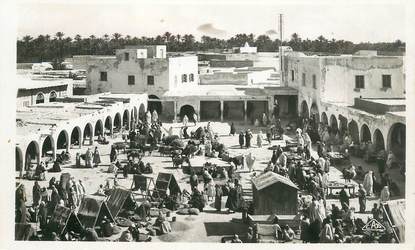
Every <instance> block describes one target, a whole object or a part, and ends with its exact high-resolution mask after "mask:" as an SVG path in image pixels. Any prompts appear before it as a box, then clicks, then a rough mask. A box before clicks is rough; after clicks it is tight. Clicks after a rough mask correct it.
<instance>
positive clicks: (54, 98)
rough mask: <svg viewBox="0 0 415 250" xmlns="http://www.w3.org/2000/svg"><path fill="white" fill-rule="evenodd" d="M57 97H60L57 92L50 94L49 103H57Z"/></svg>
mask: <svg viewBox="0 0 415 250" xmlns="http://www.w3.org/2000/svg"><path fill="white" fill-rule="evenodd" d="M57 96H58V95H57V94H56V92H55V91H52V92H50V94H49V102H56V97H57Z"/></svg>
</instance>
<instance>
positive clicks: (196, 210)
mask: <svg viewBox="0 0 415 250" xmlns="http://www.w3.org/2000/svg"><path fill="white" fill-rule="evenodd" d="M199 213H200V211H199V209H197V208H189V214H193V215H199Z"/></svg>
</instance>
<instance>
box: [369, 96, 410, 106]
mask: <svg viewBox="0 0 415 250" xmlns="http://www.w3.org/2000/svg"><path fill="white" fill-rule="evenodd" d="M363 100H365V101H369V102H375V103H380V104H384V105H388V106H396V105H406V99H403V98H399V99H398V98H390V99H389V98H388V99H384V98H382V99H380V98H379V99H369V98H368V99H366V98H363Z"/></svg>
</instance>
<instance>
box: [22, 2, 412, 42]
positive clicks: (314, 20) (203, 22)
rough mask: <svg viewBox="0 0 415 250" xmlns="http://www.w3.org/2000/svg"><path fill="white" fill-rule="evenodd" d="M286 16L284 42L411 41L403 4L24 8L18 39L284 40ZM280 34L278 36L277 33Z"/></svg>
mask: <svg viewBox="0 0 415 250" xmlns="http://www.w3.org/2000/svg"><path fill="white" fill-rule="evenodd" d="M279 13H282V14H283V15H284V39H289V38H290V36H291V34H292V33H294V32H295V33H297V34H299V36H300V37H301V38H303V39H304V38H309V39H315V38H317V37H318V36H319V35H323V36H324V37H326V38H328V39H332V38H334V39H337V40H340V39H343V40H349V41H352V42H393V41H395V40H396V39H400V40H403V41H405V7H404V5H402V4H342V5H329V4H320V5H317V4H312V5H311V4H264V3H257V4H238V3H233V4H229V3H228V4H169V5H168V4H148V3H147V4H133V3H121V4H108V3H106V4H99V3H88V4H81V3H79V2H78V3H73V4H70V3H63V4H56V3H48V2H46V3H33V2H32V3H30V2H27V3H21V4H19V5H18V31H17V35H18V38H22V37H23V36H24V35H30V36H32V37H37V36H38V35H40V34H50V35H53V34H55V33H56V32H58V31H61V32H63V33H64V34H65V36H71V37H74V36H75V35H76V34H80V35H81V36H83V37H86V36H90V35H92V34H93V35H95V36H102V35H103V34H105V33H107V34H109V35H111V34H113V33H115V32H118V33H121V34H122V35H124V36H125V35H130V36H132V37H134V36H137V37H141V36H156V35H161V34H163V33H164V32H166V31H169V32H170V33H173V34H186V33H187V34H189V33H191V34H193V35H195V36H196V38H197V39H199V38H200V37H201V36H203V35H208V36H213V37H218V38H229V37H231V36H234V35H235V34H238V33H247V34H249V33H253V34H254V35H256V36H258V35H261V34H268V35H270V36H271V38H273V39H275V38H278V34H276V33H275V30H277V16H278V14H279ZM272 30H274V31H272Z"/></svg>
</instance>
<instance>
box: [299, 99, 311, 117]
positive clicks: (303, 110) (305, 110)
mask: <svg viewBox="0 0 415 250" xmlns="http://www.w3.org/2000/svg"><path fill="white" fill-rule="evenodd" d="M301 117H303V118H309V117H310V114H309V111H308V104H307V102H306V101H303V102H302V103H301Z"/></svg>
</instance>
